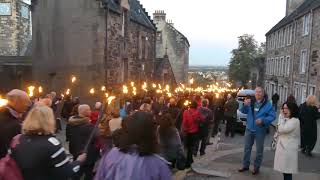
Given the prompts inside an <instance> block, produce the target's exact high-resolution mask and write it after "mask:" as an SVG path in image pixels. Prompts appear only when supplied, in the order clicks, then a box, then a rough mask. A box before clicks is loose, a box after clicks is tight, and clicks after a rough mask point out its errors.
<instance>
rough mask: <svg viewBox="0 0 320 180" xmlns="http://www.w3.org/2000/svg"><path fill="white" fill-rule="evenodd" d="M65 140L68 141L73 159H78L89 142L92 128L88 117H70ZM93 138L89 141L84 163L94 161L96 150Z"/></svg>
mask: <svg viewBox="0 0 320 180" xmlns="http://www.w3.org/2000/svg"><path fill="white" fill-rule="evenodd" d="M67 130H68V131H67V138H68V140H69V150H70V153H71V154H72V155H73V157H74V158H76V157H78V156H79V155H80V154H81V153H83V150H84V148H85V146H86V144H87V142H88V140H89V137H90V134H91V132H92V131H93V130H94V126H93V125H92V124H91V123H90V119H89V118H88V117H80V116H72V117H71V118H70V119H69V122H68V125H67ZM94 142H95V138H94V139H93V140H92V141H91V143H90V145H89V148H88V158H87V161H86V163H89V164H92V163H94V161H95V160H96V156H97V150H96V149H95V145H94Z"/></svg>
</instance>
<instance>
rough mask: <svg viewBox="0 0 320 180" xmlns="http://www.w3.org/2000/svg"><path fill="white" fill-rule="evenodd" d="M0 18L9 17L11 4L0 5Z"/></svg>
mask: <svg viewBox="0 0 320 180" xmlns="http://www.w3.org/2000/svg"><path fill="white" fill-rule="evenodd" d="M0 16H11V3H0Z"/></svg>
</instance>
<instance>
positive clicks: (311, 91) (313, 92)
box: [309, 85, 316, 96]
mask: <svg viewBox="0 0 320 180" xmlns="http://www.w3.org/2000/svg"><path fill="white" fill-rule="evenodd" d="M310 95H312V96H315V95H316V86H314V85H309V96H310Z"/></svg>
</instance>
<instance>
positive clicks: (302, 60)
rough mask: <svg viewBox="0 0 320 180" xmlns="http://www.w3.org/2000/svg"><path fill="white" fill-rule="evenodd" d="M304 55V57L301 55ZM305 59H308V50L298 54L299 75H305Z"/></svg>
mask: <svg viewBox="0 0 320 180" xmlns="http://www.w3.org/2000/svg"><path fill="white" fill-rule="evenodd" d="M304 53H305V56H303V54H304ZM307 59H308V50H307V49H303V50H301V52H300V62H299V72H300V74H305V73H306V68H307V64H308V63H307Z"/></svg>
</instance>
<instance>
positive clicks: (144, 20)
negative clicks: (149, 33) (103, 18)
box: [103, 0, 156, 30]
mask: <svg viewBox="0 0 320 180" xmlns="http://www.w3.org/2000/svg"><path fill="white" fill-rule="evenodd" d="M119 1H120V0H119ZM128 1H129V5H130V18H131V20H132V21H134V22H136V23H139V24H141V25H143V26H145V27H147V28H151V29H153V30H155V29H156V25H155V24H154V23H153V21H152V20H151V17H150V16H149V14H148V12H147V11H146V9H145V8H143V6H142V5H141V4H140V2H139V1H138V0H128ZM103 2H104V5H105V6H106V7H108V8H109V9H110V10H112V11H114V12H116V13H121V7H120V5H119V4H118V3H116V2H115V0H103Z"/></svg>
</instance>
